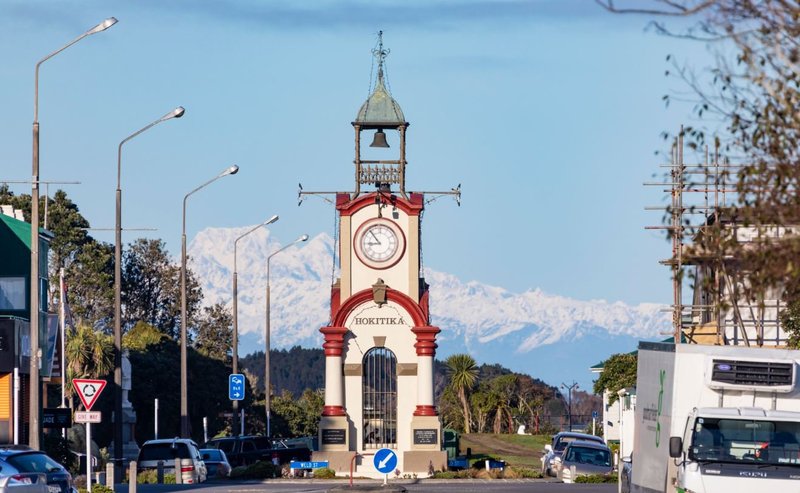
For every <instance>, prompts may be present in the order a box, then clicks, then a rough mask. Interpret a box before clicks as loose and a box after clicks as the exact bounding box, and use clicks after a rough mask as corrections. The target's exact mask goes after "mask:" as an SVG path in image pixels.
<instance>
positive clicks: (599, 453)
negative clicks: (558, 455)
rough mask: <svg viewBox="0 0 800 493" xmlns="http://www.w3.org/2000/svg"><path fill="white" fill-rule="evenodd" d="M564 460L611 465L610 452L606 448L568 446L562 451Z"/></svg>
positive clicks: (595, 464)
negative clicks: (567, 448)
mask: <svg viewBox="0 0 800 493" xmlns="http://www.w3.org/2000/svg"><path fill="white" fill-rule="evenodd" d="M564 462H572V463H577V464H591V465H594V466H606V467H610V466H611V454H610V453H609V451H608V450H603V449H596V448H589V447H580V446H579V447H570V448H569V450H567V451H566V452H564Z"/></svg>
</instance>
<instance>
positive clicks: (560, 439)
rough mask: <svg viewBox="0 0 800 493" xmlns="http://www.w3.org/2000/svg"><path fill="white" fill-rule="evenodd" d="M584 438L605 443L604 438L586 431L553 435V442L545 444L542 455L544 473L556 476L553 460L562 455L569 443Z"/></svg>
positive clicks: (584, 439) (563, 432) (544, 474)
mask: <svg viewBox="0 0 800 493" xmlns="http://www.w3.org/2000/svg"><path fill="white" fill-rule="evenodd" d="M577 440H583V441H590V442H597V443H605V442H603V439H602V438H600V437H598V436H595V435H587V434H586V433H577V432H573V431H562V432H561V433H556V434H555V435H553V441H552V444H548V445H545V446H544V455H543V456H542V475H543V476H545V477H546V476H555V473H554V472H553V461H554V459H555V458H556V457H561V454H562V453H563V452H564V449H565V448H566V446H567V444H568V443H571V442H574V441H577Z"/></svg>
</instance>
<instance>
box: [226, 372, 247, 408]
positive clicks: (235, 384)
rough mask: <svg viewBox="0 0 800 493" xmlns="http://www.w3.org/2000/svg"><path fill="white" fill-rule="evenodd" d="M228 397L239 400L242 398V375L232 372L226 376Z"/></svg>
mask: <svg viewBox="0 0 800 493" xmlns="http://www.w3.org/2000/svg"><path fill="white" fill-rule="evenodd" d="M228 399H230V400H232V401H240V400H242V399H244V375H242V374H241V373H232V374H230V375H229V376H228Z"/></svg>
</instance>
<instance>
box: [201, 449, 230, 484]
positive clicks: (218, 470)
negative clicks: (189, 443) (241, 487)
mask: <svg viewBox="0 0 800 493" xmlns="http://www.w3.org/2000/svg"><path fill="white" fill-rule="evenodd" d="M200 455H201V456H202V457H203V462H204V463H205V465H206V470H207V471H208V477H209V478H227V477H228V476H230V475H231V464H230V462H228V458H227V457H226V456H225V452H223V451H222V450H219V449H214V448H203V449H200Z"/></svg>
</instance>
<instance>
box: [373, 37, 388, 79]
mask: <svg viewBox="0 0 800 493" xmlns="http://www.w3.org/2000/svg"><path fill="white" fill-rule="evenodd" d="M391 51H392V50H390V49H388V48H387V49H385V50H384V49H383V31H378V47H377V48H373V50H372V54H373V55H374V56H375V59H376V60H378V77H379V78H383V61H384V60H385V59H386V56H387V55H388V54H389V53H390V52H391Z"/></svg>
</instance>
